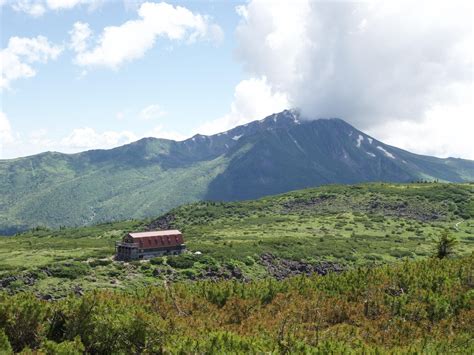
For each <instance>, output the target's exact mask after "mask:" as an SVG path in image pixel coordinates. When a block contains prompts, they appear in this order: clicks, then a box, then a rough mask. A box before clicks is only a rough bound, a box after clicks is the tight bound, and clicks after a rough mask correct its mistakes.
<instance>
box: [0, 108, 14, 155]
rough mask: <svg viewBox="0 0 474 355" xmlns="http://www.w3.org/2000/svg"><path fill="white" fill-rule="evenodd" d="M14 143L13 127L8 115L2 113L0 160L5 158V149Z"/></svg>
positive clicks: (0, 117)
mask: <svg viewBox="0 0 474 355" xmlns="http://www.w3.org/2000/svg"><path fill="white" fill-rule="evenodd" d="M11 142H13V134H12V127H11V125H10V121H9V120H8V117H7V115H6V114H5V113H4V112H2V111H0V158H2V157H3V148H4V146H5V145H6V144H8V143H11Z"/></svg>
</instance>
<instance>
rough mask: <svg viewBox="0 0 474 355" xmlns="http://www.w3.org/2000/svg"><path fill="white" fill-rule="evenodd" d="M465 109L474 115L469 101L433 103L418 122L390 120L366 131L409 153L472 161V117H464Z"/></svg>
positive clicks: (473, 154)
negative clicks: (433, 105)
mask: <svg viewBox="0 0 474 355" xmlns="http://www.w3.org/2000/svg"><path fill="white" fill-rule="evenodd" d="M469 105H470V107H466V106H469ZM465 112H471V113H472V114H474V110H473V109H472V104H466V105H463V106H459V107H447V106H444V107H443V106H437V107H434V108H433V109H431V110H430V111H429V112H428V114H427V115H426V118H425V119H424V120H422V121H419V122H414V121H391V122H387V123H385V124H382V125H380V126H377V127H374V128H372V129H370V130H369V133H370V134H371V135H373V136H375V137H377V138H378V139H380V140H381V141H383V142H385V143H387V144H391V145H393V146H396V147H403V148H404V149H406V150H408V151H410V152H413V153H418V154H424V155H433V156H437V157H442V158H447V157H449V156H451V157H455V158H465V159H472V160H474V144H473V143H472V137H473V132H474V120H473V119H469V120H466V119H465V117H464V114H465ZM471 117H473V115H471Z"/></svg>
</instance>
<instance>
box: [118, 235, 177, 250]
mask: <svg viewBox="0 0 474 355" xmlns="http://www.w3.org/2000/svg"><path fill="white" fill-rule="evenodd" d="M127 237H130V238H132V240H133V243H138V246H139V248H141V249H154V248H166V247H174V246H178V245H181V244H183V243H184V239H183V235H182V234H181V232H180V231H179V230H165V231H152V232H140V233H129V234H128V235H127Z"/></svg>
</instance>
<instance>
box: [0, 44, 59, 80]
mask: <svg viewBox="0 0 474 355" xmlns="http://www.w3.org/2000/svg"><path fill="white" fill-rule="evenodd" d="M61 51H62V48H61V46H57V45H54V44H52V43H50V42H49V41H48V39H47V38H46V37H44V36H37V37H34V38H24V37H11V38H10V39H9V41H8V46H7V47H6V48H4V49H2V50H1V51H0V72H1V77H0V89H4V88H9V87H10V82H12V81H14V80H17V79H20V78H29V77H33V76H35V75H36V70H35V69H34V68H33V66H32V64H33V63H46V62H48V61H49V60H54V59H56V58H57V57H58V56H59V54H60V53H61Z"/></svg>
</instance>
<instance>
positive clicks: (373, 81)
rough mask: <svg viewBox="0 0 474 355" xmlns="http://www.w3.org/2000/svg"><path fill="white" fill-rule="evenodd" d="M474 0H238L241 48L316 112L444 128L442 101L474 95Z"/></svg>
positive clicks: (256, 67) (308, 111)
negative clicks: (438, 112) (241, 0)
mask: <svg viewBox="0 0 474 355" xmlns="http://www.w3.org/2000/svg"><path fill="white" fill-rule="evenodd" d="M472 6H473V5H472V2H467V1H466V2H461V1H459V2H455V3H454V4H452V3H447V2H439V1H430V2H426V1H421V2H416V3H414V2H404V1H397V2H387V1H381V2H378V1H373V2H363V3H354V2H316V1H309V0H308V1H306V0H301V1H278V2H275V3H274V2H272V5H271V6H269V2H268V1H260V0H251V1H250V2H249V3H248V4H246V5H244V6H240V7H238V8H237V11H238V13H239V14H240V16H241V22H240V24H239V26H238V28H237V38H238V41H239V46H238V50H237V55H238V57H239V58H240V60H242V62H243V64H244V66H245V68H246V70H247V71H248V72H249V73H251V74H253V75H255V76H257V77H259V76H262V75H264V76H266V77H267V81H268V84H269V85H271V86H272V87H273V88H275V89H277V90H280V91H281V92H284V93H286V94H287V95H288V98H289V100H291V102H292V104H293V105H294V106H295V107H298V108H300V109H301V111H302V113H303V114H304V115H305V116H307V117H309V118H321V117H340V118H343V119H345V120H347V121H348V122H350V123H352V124H354V125H355V126H356V127H358V128H360V129H374V130H375V128H376V127H377V126H378V127H379V129H378V130H377V131H379V132H384V129H383V127H385V131H388V130H389V129H390V127H389V126H387V124H388V123H390V124H391V127H392V128H393V127H394V125H396V124H395V122H412V123H413V124H411V125H412V126H413V127H414V126H416V125H417V124H416V122H418V123H419V124H425V125H429V124H440V126H439V129H441V127H444V126H445V125H446V119H447V118H445V120H444V122H442V121H440V120H439V118H437V117H430V115H433V112H435V111H436V110H435V107H438V106H442V107H445V108H446V107H451V108H455V107H457V106H459V104H460V103H463V104H464V103H465V97H466V95H465V94H466V93H470V96H471V97H470V98H468V100H469V101H471V100H472V92H473V70H472V69H473V60H472V59H473V47H472V43H473V31H472V24H471V23H472V11H473V7H472ZM464 107H465V109H466V110H465V111H463V112H459V110H456V112H457V114H459V115H461V117H462V118H459V123H460V125H461V126H463V127H466V126H467V125H468V123H469V122H471V120H472V115H473V113H474V110H473V107H472V104H471V105H464ZM444 111H446V109H444ZM426 122H431V123H426ZM405 124H406V123H405ZM399 126H400V125H397V127H399ZM384 136H386V137H388V135H387V134H385V135H384ZM396 136H397V134H396V133H394V132H392V135H391V136H390V137H389V140H391V141H396V139H395V137H396ZM399 136H400V135H398V137H399ZM398 141H401V140H398ZM469 142H470V141H469V140H466V141H464V143H463V144H464V146H467V145H469V146H470V145H472V144H471V143H469ZM430 144H436V141H431V142H430ZM453 148H454V147H453ZM448 150H449V149H448ZM420 152H421V153H425V152H428V151H427V150H424V149H421V151H420ZM443 154H444V153H443Z"/></svg>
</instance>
